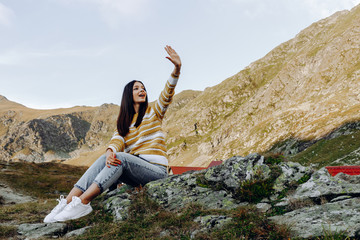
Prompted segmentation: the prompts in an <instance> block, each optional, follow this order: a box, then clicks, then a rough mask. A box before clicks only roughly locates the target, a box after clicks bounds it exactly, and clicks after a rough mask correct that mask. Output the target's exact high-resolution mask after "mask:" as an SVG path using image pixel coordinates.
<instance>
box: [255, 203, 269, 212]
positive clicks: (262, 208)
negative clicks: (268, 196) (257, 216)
mask: <svg viewBox="0 0 360 240" xmlns="http://www.w3.org/2000/svg"><path fill="white" fill-rule="evenodd" d="M256 208H257V209H259V211H260V212H263V213H265V212H267V211H268V210H269V209H270V208H271V205H270V204H268V203H258V204H256Z"/></svg>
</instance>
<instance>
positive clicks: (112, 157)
mask: <svg viewBox="0 0 360 240" xmlns="http://www.w3.org/2000/svg"><path fill="white" fill-rule="evenodd" d="M105 156H106V163H105V165H106V166H107V167H108V168H109V167H110V165H113V166H117V165H119V164H121V161H120V160H119V159H117V158H116V154H115V153H113V151H112V150H111V149H107V150H106V155H105Z"/></svg>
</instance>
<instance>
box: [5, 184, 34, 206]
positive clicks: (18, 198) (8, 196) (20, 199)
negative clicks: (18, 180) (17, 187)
mask: <svg viewBox="0 0 360 240" xmlns="http://www.w3.org/2000/svg"><path fill="white" fill-rule="evenodd" d="M0 198H1V199H2V203H1V204H4V205H8V204H15V203H26V202H33V201H36V199H35V198H33V197H31V196H27V195H24V194H21V193H18V192H16V191H14V190H13V189H11V188H10V187H9V186H7V185H6V184H4V183H1V182H0Z"/></svg>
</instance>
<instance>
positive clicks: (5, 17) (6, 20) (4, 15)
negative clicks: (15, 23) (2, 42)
mask: <svg viewBox="0 0 360 240" xmlns="http://www.w3.org/2000/svg"><path fill="white" fill-rule="evenodd" d="M14 16H15V14H14V12H13V11H12V10H11V9H10V8H8V7H6V6H5V5H4V4H2V3H0V25H4V26H10V25H11V19H12V18H13V17H14Z"/></svg>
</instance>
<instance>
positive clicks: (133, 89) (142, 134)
mask: <svg viewBox="0 0 360 240" xmlns="http://www.w3.org/2000/svg"><path fill="white" fill-rule="evenodd" d="M165 50H166V52H167V53H168V54H169V56H168V57H166V58H167V59H169V60H170V61H171V62H172V63H173V64H174V66H175V67H174V71H173V72H172V74H171V76H170V78H169V79H168V81H167V82H166V85H165V89H164V90H163V91H162V92H161V94H160V97H159V99H158V100H157V101H156V102H155V104H154V106H148V98H147V94H146V89H145V87H144V85H143V84H142V82H140V81H137V80H134V81H131V82H129V83H128V84H127V85H126V86H125V88H124V92H123V96H122V100H121V106H120V113H119V117H118V120H117V131H115V132H114V135H113V137H112V139H111V141H110V144H109V147H108V148H107V150H106V154H104V155H102V156H101V157H100V158H98V159H97V160H96V161H95V162H94V164H93V165H91V166H90V168H89V169H88V170H87V171H86V172H85V173H84V175H83V176H82V177H81V178H80V179H79V181H78V182H77V183H76V184H75V185H74V188H73V189H72V190H71V191H70V193H69V195H68V196H67V197H66V198H64V197H63V196H60V199H58V201H59V204H58V205H57V206H56V207H55V208H54V209H53V210H52V211H51V213H50V214H48V215H47V216H46V217H45V219H44V222H46V223H50V222H58V221H60V222H61V221H66V220H71V219H77V218H80V217H83V216H85V215H87V214H89V213H90V212H91V211H92V207H91V206H90V201H91V200H92V199H94V198H95V197H96V196H98V195H99V194H100V193H102V192H103V191H105V190H106V189H108V188H109V187H110V186H112V185H113V184H117V183H118V182H123V183H126V184H129V185H131V186H139V185H145V184H146V183H148V182H150V181H154V180H157V179H161V178H165V177H167V166H168V160H167V158H166V145H165V138H164V134H163V132H162V128H161V122H162V119H163V117H164V114H165V111H166V109H167V107H168V105H169V104H170V102H171V100H172V96H173V95H174V88H175V86H176V83H177V81H178V78H179V74H180V68H181V60H180V57H179V55H178V54H177V53H176V52H175V50H173V49H172V48H171V47H170V46H166V47H165Z"/></svg>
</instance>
